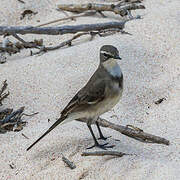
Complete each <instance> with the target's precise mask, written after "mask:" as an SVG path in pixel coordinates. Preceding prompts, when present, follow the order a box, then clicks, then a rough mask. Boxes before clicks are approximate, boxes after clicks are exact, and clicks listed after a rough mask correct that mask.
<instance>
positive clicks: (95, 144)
mask: <svg viewBox="0 0 180 180" xmlns="http://www.w3.org/2000/svg"><path fill="white" fill-rule="evenodd" d="M87 126H88V128H89V130H90V132H91V135H92V137H93V139H94V145H93V146H91V147H88V148H87V149H91V148H93V147H99V148H101V149H104V150H106V148H113V147H114V146H113V145H112V146H106V145H107V144H108V143H105V144H99V143H98V141H97V139H96V137H95V135H94V133H93V130H92V128H91V126H90V125H87Z"/></svg>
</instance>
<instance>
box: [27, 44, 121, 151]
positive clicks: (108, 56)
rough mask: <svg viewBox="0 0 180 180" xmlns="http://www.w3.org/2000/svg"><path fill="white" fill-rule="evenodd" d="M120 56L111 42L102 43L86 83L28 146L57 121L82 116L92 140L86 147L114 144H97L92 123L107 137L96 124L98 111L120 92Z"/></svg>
mask: <svg viewBox="0 0 180 180" xmlns="http://www.w3.org/2000/svg"><path fill="white" fill-rule="evenodd" d="M117 60H121V57H120V56H119V51H118V49H117V48H116V47H114V46H112V45H103V46H102V47H101V48H100V63H99V66H98V68H97V70H96V71H95V72H94V74H93V75H92V76H91V78H90V79H89V81H88V82H87V84H86V85H85V86H84V87H83V88H82V89H80V90H79V91H78V92H77V93H76V95H75V96H74V97H73V98H72V99H71V100H70V102H69V103H68V104H67V106H65V108H64V109H63V110H62V111H61V116H60V118H58V119H57V121H56V122H55V123H54V124H53V125H52V126H51V127H50V128H49V129H48V130H47V131H46V132H45V133H44V134H43V135H42V136H41V137H40V138H38V139H37V140H36V141H35V142H34V143H33V144H32V145H31V146H29V147H28V148H27V151H28V150H29V149H31V148H32V147H33V146H34V145H35V144H36V143H37V142H38V141H40V140H41V139H42V138H43V137H44V136H46V135H47V134H48V133H49V132H50V131H52V130H53V129H54V128H55V127H56V126H57V125H59V124H65V123H67V122H70V121H73V120H78V119H85V122H86V123H87V127H88V129H89V130H90V133H91V135H92V137H93V140H94V145H93V146H91V147H88V148H87V149H91V148H93V147H99V148H102V149H106V148H113V147H114V146H108V145H107V144H108V143H105V144H100V143H99V142H98V140H97V138H96V137H95V135H94V132H93V130H92V128H91V125H92V124H93V123H95V124H96V125H97V129H98V131H99V135H100V138H99V139H104V140H106V139H107V138H106V137H104V136H103V133H102V131H101V129H100V127H99V124H98V121H97V120H98V118H99V116H100V115H102V114H104V113H105V112H107V111H109V110H111V109H112V108H113V107H114V106H115V105H116V104H117V103H118V102H119V100H120V99H121V97H122V93H123V73H122V70H121V68H120V66H119V64H118V62H117Z"/></svg>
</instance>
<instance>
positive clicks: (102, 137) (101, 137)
mask: <svg viewBox="0 0 180 180" xmlns="http://www.w3.org/2000/svg"><path fill="white" fill-rule="evenodd" d="M110 137H111V136H108V137H104V136H100V137H99V138H98V139H102V140H107V139H108V138H110Z"/></svg>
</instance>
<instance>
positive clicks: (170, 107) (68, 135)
mask: <svg viewBox="0 0 180 180" xmlns="http://www.w3.org/2000/svg"><path fill="white" fill-rule="evenodd" d="M25 2H26V4H25V5H23V4H21V3H19V2H18V1H14V0H8V1H2V0H1V10H0V12H1V13H0V25H37V24H38V22H36V21H37V20H40V21H41V22H40V23H44V22H47V21H49V20H54V19H56V18H59V17H64V14H63V13H60V12H57V11H56V10H55V8H56V6H55V4H58V3H67V2H70V1H65V0H64V1H56V0H53V1H50V0H49V1H48V0H44V1H40V0H38V1H36V2H37V3H35V1H32V0H29V1H25ZM71 2H76V3H77V0H76V1H71ZM78 2H87V1H82V0H78ZM89 2H93V1H89ZM99 2H102V1H100V0H99ZM145 5H146V10H139V11H136V13H133V14H134V15H135V14H142V15H144V16H143V19H142V20H134V21H131V22H128V24H127V25H126V29H125V30H126V31H128V32H129V33H132V34H133V36H128V35H121V34H116V35H113V36H110V37H106V38H99V37H97V38H95V40H93V41H91V42H84V43H78V45H76V46H73V47H70V48H64V49H61V50H57V51H53V52H49V53H46V54H44V55H42V56H33V57H30V56H28V53H29V51H28V50H26V51H24V52H22V53H21V54H17V55H14V56H12V57H10V58H8V62H7V63H5V64H3V65H0V82H2V81H3V80H5V79H7V82H8V84H9V86H8V89H9V91H10V92H11V95H10V96H9V98H8V99H7V100H6V101H5V102H4V106H3V107H14V108H19V107H21V106H24V105H25V106H26V112H27V113H31V112H36V111H38V112H40V113H39V114H38V115H36V116H35V117H33V118H28V117H26V118H25V119H26V120H28V122H29V123H28V125H27V126H26V127H25V128H24V129H23V131H21V132H18V133H14V132H9V133H6V134H0V144H1V145H0V154H1V157H0V179H2V180H4V179H18V180H19V179H79V178H80V177H83V174H84V179H97V180H99V179H107V180H109V179H118V180H179V179H180V135H179V134H180V123H179V117H180V101H179V100H180V58H179V57H180V11H179V10H180V2H179V0H164V1H163V0H151V1H150V0H145ZM25 8H31V9H33V10H34V11H38V14H37V15H36V16H34V17H32V20H28V19H27V18H25V19H24V20H22V21H21V20H19V17H20V13H21V12H22V11H23V9H25ZM110 15H111V17H113V15H112V14H110ZM109 20H112V18H111V19H102V18H101V19H99V18H95V17H94V18H90V17H86V18H80V19H78V20H77V21H76V22H68V23H66V24H72V23H73V24H80V23H93V22H103V21H109ZM59 24H62V23H59ZM70 36H71V35H66V36H63V37H59V39H58V38H57V36H56V37H52V36H51V37H47V36H43V38H44V39H45V42H49V43H50V42H52V41H53V43H54V44H56V43H58V41H63V40H64V39H65V38H67V37H70ZM34 37H39V36H32V35H28V36H25V37H24V38H25V39H27V40H28V39H29V40H30V39H32V38H34ZM104 44H112V45H115V46H116V47H117V48H118V49H119V51H120V55H121V57H122V58H123V61H121V62H120V66H121V67H122V70H123V73H124V79H125V83H124V84H125V89H124V94H123V98H122V101H121V102H120V103H119V104H118V105H117V106H116V107H115V108H114V109H113V110H112V111H110V112H108V113H106V114H104V115H103V117H105V118H107V119H109V120H110V121H112V122H115V123H118V124H122V125H126V124H133V125H135V126H138V127H140V128H142V129H144V130H145V131H146V132H149V133H152V134H155V135H159V136H162V137H165V138H167V139H169V140H170V142H171V145H170V146H165V145H158V144H144V143H141V142H138V141H136V140H133V139H131V138H128V137H126V136H123V135H121V134H119V133H118V132H115V131H112V130H109V129H105V128H103V132H104V134H105V135H106V136H109V135H112V137H113V138H117V139H119V140H120V142H117V141H114V140H113V139H109V140H108V141H109V143H110V144H116V147H115V148H114V150H117V151H121V152H126V153H134V154H136V156H124V157H122V158H111V157H81V152H82V151H85V148H86V147H87V146H90V145H92V144H93V139H92V137H91V135H90V133H89V131H88V129H87V127H86V125H85V124H82V123H78V122H75V121H74V122H72V123H69V124H67V125H64V126H59V127H57V128H56V129H55V130H54V131H53V132H51V133H50V134H49V135H48V136H46V137H45V138H44V139H43V140H41V142H39V143H38V144H37V145H36V146H35V147H34V148H33V149H32V150H31V151H29V152H26V148H27V147H28V146H29V145H30V144H31V143H32V142H33V141H34V140H36V139H37V137H39V136H40V135H41V134H42V133H43V132H44V131H45V130H47V129H48V127H49V126H50V125H51V124H52V123H53V122H54V121H55V119H56V118H58V117H59V113H60V111H61V110H62V109H63V107H64V106H65V105H66V104H67V103H68V101H69V100H70V98H71V97H72V96H73V95H74V94H75V93H76V92H77V91H78V90H79V89H80V88H81V87H82V86H83V85H84V84H85V83H86V82H87V80H88V79H89V77H90V76H91V75H92V73H93V72H94V70H95V69H96V67H97V65H98V63H99V54H98V53H99V48H100V47H101V46H102V45H104ZM162 97H165V98H166V100H165V101H163V102H162V103H161V104H160V105H155V104H154V101H155V100H157V99H158V98H162ZM148 107H149V108H148ZM112 115H116V116H117V117H116V116H112ZM48 118H49V119H51V121H50V122H49V123H48ZM94 129H95V131H96V128H95V127H94ZM22 133H24V134H25V135H27V136H28V137H30V139H29V140H28V139H25V138H24V137H23V136H22V135H21V134H22ZM96 134H97V131H96ZM94 150H96V149H93V150H91V151H94ZM61 153H63V154H64V155H65V156H67V157H68V158H69V159H71V160H72V161H73V162H74V163H75V164H76V166H77V168H76V169H74V170H70V169H69V168H68V167H65V165H64V163H63V162H62V160H61ZM11 163H14V165H15V168H14V169H11V168H10V166H9V164H11Z"/></svg>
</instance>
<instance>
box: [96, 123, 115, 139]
mask: <svg viewBox="0 0 180 180" xmlns="http://www.w3.org/2000/svg"><path fill="white" fill-rule="evenodd" d="M96 125H97V128H98V131H99V136H100V137H99V138H98V139H103V140H106V139H107V138H109V137H111V136H109V137H104V135H103V134H102V131H101V129H100V127H99V124H98V122H96Z"/></svg>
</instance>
